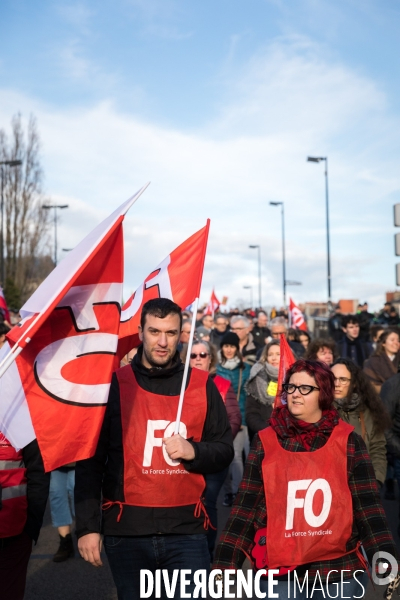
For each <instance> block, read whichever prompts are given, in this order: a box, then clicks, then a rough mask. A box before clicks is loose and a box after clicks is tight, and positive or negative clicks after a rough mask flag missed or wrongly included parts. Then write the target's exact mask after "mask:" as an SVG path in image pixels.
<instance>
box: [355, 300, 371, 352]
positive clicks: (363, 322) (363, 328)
mask: <svg viewBox="0 0 400 600" xmlns="http://www.w3.org/2000/svg"><path fill="white" fill-rule="evenodd" d="M358 308H359V312H358V314H357V316H358V322H359V324H360V339H361V340H363V341H364V342H368V340H369V329H370V327H371V323H372V320H373V318H374V315H373V314H372V313H370V312H368V303H367V302H364V304H359V305H358Z"/></svg>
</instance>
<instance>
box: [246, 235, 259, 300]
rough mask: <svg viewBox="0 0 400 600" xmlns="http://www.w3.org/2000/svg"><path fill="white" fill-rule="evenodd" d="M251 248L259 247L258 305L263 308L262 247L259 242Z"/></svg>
mask: <svg viewBox="0 0 400 600" xmlns="http://www.w3.org/2000/svg"><path fill="white" fill-rule="evenodd" d="M249 248H253V249H254V248H258V306H259V308H262V303H261V248H260V246H259V245H258V244H253V245H251V246H249Z"/></svg>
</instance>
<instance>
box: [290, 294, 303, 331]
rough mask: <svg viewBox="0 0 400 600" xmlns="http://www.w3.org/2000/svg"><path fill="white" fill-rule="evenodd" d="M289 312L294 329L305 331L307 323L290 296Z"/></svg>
mask: <svg viewBox="0 0 400 600" xmlns="http://www.w3.org/2000/svg"><path fill="white" fill-rule="evenodd" d="M289 312H290V322H291V324H292V327H293V328H294V329H301V330H302V331H307V323H306V320H305V318H304V315H303V313H302V312H301V310H300V309H299V307H298V306H297V304H295V303H294V302H293V300H292V299H291V298H290V303H289Z"/></svg>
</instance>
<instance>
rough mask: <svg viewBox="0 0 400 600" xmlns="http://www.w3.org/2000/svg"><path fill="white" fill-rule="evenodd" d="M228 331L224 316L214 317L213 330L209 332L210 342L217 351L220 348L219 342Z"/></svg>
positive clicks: (226, 320) (227, 323) (227, 322)
mask: <svg viewBox="0 0 400 600" xmlns="http://www.w3.org/2000/svg"><path fill="white" fill-rule="evenodd" d="M228 329H229V321H228V319H227V318H226V317H225V316H224V315H216V316H215V320H214V328H213V329H212V331H211V335H210V342H211V343H212V344H213V346H215V347H216V349H217V350H219V349H220V347H221V340H222V338H223V337H224V335H225V333H226V332H227V331H228Z"/></svg>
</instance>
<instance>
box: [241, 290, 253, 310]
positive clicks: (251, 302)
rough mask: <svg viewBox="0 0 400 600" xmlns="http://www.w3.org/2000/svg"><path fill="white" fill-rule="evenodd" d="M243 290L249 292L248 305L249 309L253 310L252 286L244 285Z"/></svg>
mask: <svg viewBox="0 0 400 600" xmlns="http://www.w3.org/2000/svg"><path fill="white" fill-rule="evenodd" d="M243 289H244V290H250V305H251V309H253V286H252V285H244V286H243Z"/></svg>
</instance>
